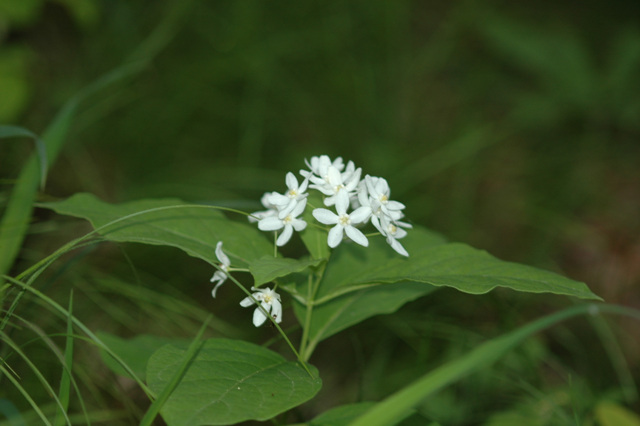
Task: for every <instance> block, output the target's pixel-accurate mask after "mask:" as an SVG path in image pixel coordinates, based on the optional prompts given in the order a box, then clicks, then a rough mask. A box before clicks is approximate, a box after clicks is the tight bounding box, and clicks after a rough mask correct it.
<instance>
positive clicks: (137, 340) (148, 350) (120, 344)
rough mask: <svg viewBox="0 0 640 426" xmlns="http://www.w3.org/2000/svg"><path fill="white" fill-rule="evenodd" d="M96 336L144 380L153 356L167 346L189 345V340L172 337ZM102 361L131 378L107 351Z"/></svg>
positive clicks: (144, 335)
mask: <svg viewBox="0 0 640 426" xmlns="http://www.w3.org/2000/svg"><path fill="white" fill-rule="evenodd" d="M96 335H97V336H98V337H99V338H100V340H102V341H103V342H104V344H106V345H107V346H108V347H109V349H111V350H112V351H113V352H115V353H116V354H117V355H118V356H119V357H120V358H121V359H122V361H124V362H126V363H127V365H128V366H129V367H130V368H131V370H133V372H134V373H136V375H137V376H138V377H139V378H141V379H142V380H144V379H145V375H146V372H147V361H149V358H151V355H152V354H153V353H154V352H155V351H157V350H158V349H160V348H161V347H162V346H164V345H167V344H188V343H189V340H188V339H176V338H170V337H160V336H151V335H146V334H141V335H138V336H136V337H134V338H132V339H123V338H121V337H118V336H114V335H113V334H108V333H96ZM100 356H101V357H102V361H104V363H105V364H106V365H107V367H109V368H110V369H111V371H113V372H114V373H116V374H118V375H120V376H125V377H129V374H127V372H126V371H125V370H124V368H122V366H121V365H120V364H119V363H118V362H117V361H116V360H115V359H113V357H111V355H109V354H107V353H106V352H105V351H100Z"/></svg>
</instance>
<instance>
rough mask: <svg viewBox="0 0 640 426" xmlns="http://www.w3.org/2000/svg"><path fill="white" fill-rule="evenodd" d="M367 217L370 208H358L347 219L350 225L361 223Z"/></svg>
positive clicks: (369, 214) (369, 213)
mask: <svg viewBox="0 0 640 426" xmlns="http://www.w3.org/2000/svg"><path fill="white" fill-rule="evenodd" d="M369 216H371V208H370V207H358V208H357V209H356V210H354V211H353V213H351V214H350V215H349V219H350V220H351V223H362V222H364V221H366V220H367V219H368V218H369Z"/></svg>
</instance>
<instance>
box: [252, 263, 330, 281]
mask: <svg viewBox="0 0 640 426" xmlns="http://www.w3.org/2000/svg"><path fill="white" fill-rule="evenodd" d="M320 262H322V260H321V259H304V260H297V259H289V258H278V257H273V256H264V257H261V258H260V259H258V260H256V261H255V262H251V264H250V265H249V271H250V272H251V275H253V278H254V280H255V284H256V286H259V285H261V284H264V283H268V282H270V281H273V280H275V279H276V278H280V277H284V276H287V275H289V274H292V273H295V272H302V271H304V270H305V269H307V268H309V267H311V266H318V265H319V264H320Z"/></svg>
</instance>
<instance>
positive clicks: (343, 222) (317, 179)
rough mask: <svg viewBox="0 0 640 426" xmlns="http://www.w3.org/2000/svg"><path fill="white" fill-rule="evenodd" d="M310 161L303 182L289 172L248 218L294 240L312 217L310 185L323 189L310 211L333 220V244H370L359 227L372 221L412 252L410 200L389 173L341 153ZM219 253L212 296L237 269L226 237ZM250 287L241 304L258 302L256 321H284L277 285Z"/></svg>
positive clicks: (393, 242)
mask: <svg viewBox="0 0 640 426" xmlns="http://www.w3.org/2000/svg"><path fill="white" fill-rule="evenodd" d="M306 164H307V167H308V169H306V170H300V175H301V176H302V177H303V178H304V179H303V180H302V183H300V182H299V181H298V179H297V178H296V176H295V175H294V174H293V173H291V172H289V173H287V176H286V179H285V183H286V185H287V189H286V191H285V192H283V193H279V192H267V193H266V194H264V195H263V196H262V200H261V201H262V205H263V206H264V207H265V209H266V210H263V211H259V212H255V213H252V214H251V215H250V216H249V221H251V222H257V223H258V228H259V229H260V230H262V231H281V232H280V235H279V236H278V238H277V240H276V245H278V246H283V245H285V244H286V243H287V242H289V240H290V239H291V236H292V235H293V231H296V232H300V231H303V230H304V229H305V228H306V227H307V222H306V221H305V220H304V219H302V218H301V217H300V216H301V215H302V213H303V212H304V209H305V208H306V206H307V197H308V195H309V194H308V193H307V190H308V189H313V190H316V191H319V192H320V193H322V195H323V204H324V207H317V208H314V210H313V211H312V212H311V215H312V216H313V217H314V218H315V219H316V220H317V221H318V222H320V223H321V224H323V225H331V229H330V230H329V234H328V237H327V244H328V245H329V247H331V248H335V247H337V246H338V245H339V244H340V243H341V242H342V241H343V239H344V238H345V236H346V237H347V238H349V239H351V240H352V241H353V242H355V243H357V244H360V245H361V246H364V247H367V246H368V245H369V240H368V239H367V236H366V235H365V234H364V233H363V232H362V231H361V230H360V228H361V227H362V226H365V225H366V224H367V223H369V222H371V224H372V225H373V226H374V227H375V228H376V229H377V230H378V232H379V233H380V234H381V235H382V236H384V237H385V238H386V240H387V243H389V245H390V246H391V247H392V248H393V249H394V250H395V251H396V252H398V253H400V254H401V255H403V256H409V253H407V250H406V249H405V248H404V247H403V246H402V244H400V242H399V241H398V240H400V239H402V238H404V237H405V236H406V235H407V231H406V230H405V229H406V228H411V225H410V224H408V223H406V222H402V220H401V219H402V218H403V217H404V213H403V212H402V210H404V208H405V206H404V204H402V203H399V202H398V201H392V200H391V199H390V196H391V190H390V189H389V184H388V183H387V181H386V180H385V179H383V178H381V177H374V176H369V175H365V176H364V177H362V169H360V168H359V167H358V168H356V166H355V165H354V164H353V162H352V161H349V162H348V163H347V164H345V163H344V162H343V160H342V158H340V157H338V158H336V159H335V160H333V161H332V160H331V159H330V158H329V157H328V156H326V155H321V156H319V157H312V158H311V160H310V161H308V162H306ZM325 207H328V208H325ZM334 210H335V211H334ZM215 254H216V257H217V258H218V261H219V262H220V263H219V264H218V266H217V267H218V270H217V271H216V272H215V273H214V274H213V277H211V282H213V283H215V286H214V288H213V290H212V292H211V295H212V296H213V297H216V292H217V290H218V288H219V287H220V286H221V285H222V284H223V283H224V282H225V281H226V280H227V278H228V277H229V272H231V271H234V270H238V269H234V268H231V261H230V260H229V257H228V256H227V255H226V254H225V253H224V252H223V251H222V241H220V242H218V244H217V245H216V250H215ZM251 290H252V291H253V293H252V294H251V296H247V297H245V298H244V299H242V301H241V302H240V306H242V307H245V308H246V307H249V306H253V305H258V306H257V307H256V309H255V310H254V311H253V324H254V325H255V326H256V327H259V326H261V325H262V324H264V323H265V321H266V320H267V318H268V317H269V315H270V316H271V318H272V320H273V321H275V322H276V323H280V322H281V321H282V304H281V301H280V295H279V294H278V293H276V291H275V288H274V289H273V290H272V289H270V288H257V287H251Z"/></svg>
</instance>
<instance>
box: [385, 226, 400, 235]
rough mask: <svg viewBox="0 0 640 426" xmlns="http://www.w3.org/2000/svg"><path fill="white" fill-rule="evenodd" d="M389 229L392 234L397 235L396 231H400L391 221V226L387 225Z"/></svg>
mask: <svg viewBox="0 0 640 426" xmlns="http://www.w3.org/2000/svg"><path fill="white" fill-rule="evenodd" d="M387 231H389V233H390V234H391V235H395V234H396V232H397V231H398V228H397V227H396V226H395V225H394V224H393V223H391V224H389V226H388V227H387Z"/></svg>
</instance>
